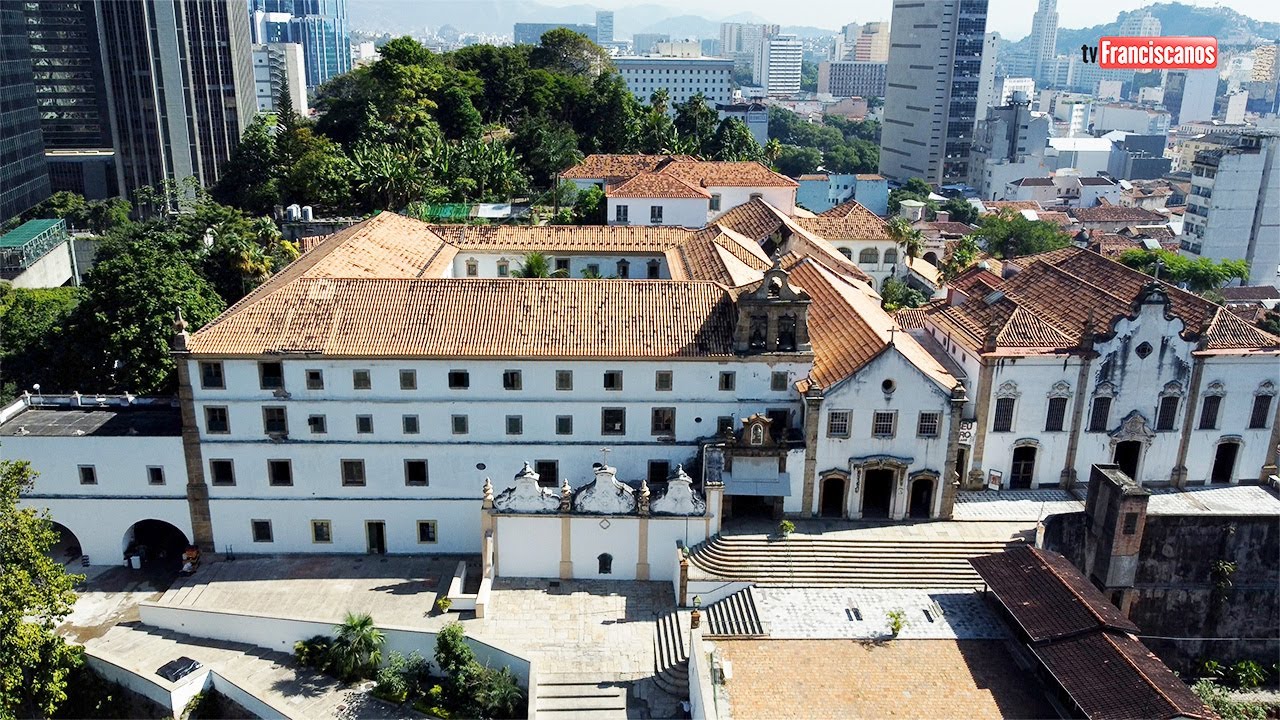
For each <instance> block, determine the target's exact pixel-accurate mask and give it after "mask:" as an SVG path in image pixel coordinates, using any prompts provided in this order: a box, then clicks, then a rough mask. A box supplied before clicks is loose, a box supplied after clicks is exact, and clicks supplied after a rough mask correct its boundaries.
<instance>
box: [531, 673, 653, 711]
mask: <svg viewBox="0 0 1280 720" xmlns="http://www.w3.org/2000/svg"><path fill="white" fill-rule="evenodd" d="M629 685H630V683H627V682H624V681H621V680H619V679H618V678H617V677H613V676H599V677H596V676H587V675H584V674H582V673H538V698H537V703H536V708H537V713H538V717H540V718H574V720H577V719H578V718H584V719H586V720H622V719H623V718H626V717H627V688H628V686H629Z"/></svg>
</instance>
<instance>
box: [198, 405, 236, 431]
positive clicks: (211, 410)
mask: <svg viewBox="0 0 1280 720" xmlns="http://www.w3.org/2000/svg"><path fill="white" fill-rule="evenodd" d="M204 430H205V432H207V433H215V434H218V435H222V434H225V433H229V432H231V420H230V418H229V417H228V416H227V409H226V408H224V407H206V408H205V409H204Z"/></svg>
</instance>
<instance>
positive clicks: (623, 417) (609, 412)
mask: <svg viewBox="0 0 1280 720" xmlns="http://www.w3.org/2000/svg"><path fill="white" fill-rule="evenodd" d="M600 434H601V435H626V434H627V410H626V408H602V409H601V410H600Z"/></svg>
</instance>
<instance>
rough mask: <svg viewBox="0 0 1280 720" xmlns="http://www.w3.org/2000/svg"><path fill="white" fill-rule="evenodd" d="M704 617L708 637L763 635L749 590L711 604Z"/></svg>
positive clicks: (762, 626)
mask: <svg viewBox="0 0 1280 720" xmlns="http://www.w3.org/2000/svg"><path fill="white" fill-rule="evenodd" d="M705 615H706V621H707V635H708V636H719V637H761V636H763V635H764V634H765V632H764V625H763V624H761V622H760V615H759V613H757V612H756V601H755V596H754V595H753V594H752V593H751V588H746V589H744V590H739V591H738V592H736V593H734V594H732V595H730V596H729V597H727V598H725V599H723V600H720V601H719V602H714V603H712V604H711V605H709V606H708V607H707V610H706V613H705Z"/></svg>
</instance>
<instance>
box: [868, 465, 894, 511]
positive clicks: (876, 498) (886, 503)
mask: <svg viewBox="0 0 1280 720" xmlns="http://www.w3.org/2000/svg"><path fill="white" fill-rule="evenodd" d="M893 475H894V472H893V470H885V469H878V470H864V471H863V473H862V517H864V518H887V517H889V508H890V506H891V504H892V503H893Z"/></svg>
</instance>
